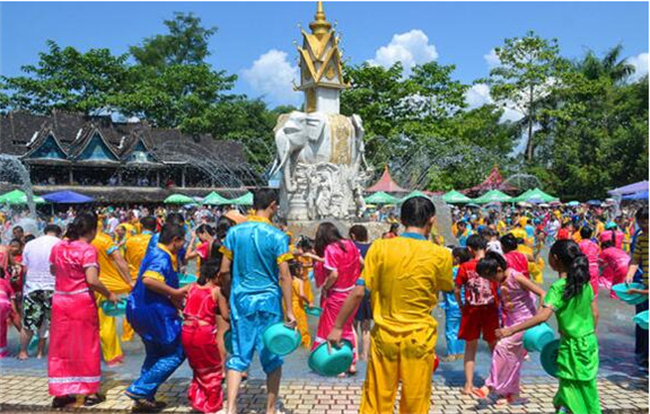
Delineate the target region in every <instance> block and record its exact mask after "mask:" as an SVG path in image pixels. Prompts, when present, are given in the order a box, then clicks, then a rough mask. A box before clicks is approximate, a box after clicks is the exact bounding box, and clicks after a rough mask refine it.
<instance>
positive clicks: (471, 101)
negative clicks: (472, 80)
mask: <svg viewBox="0 0 650 414" xmlns="http://www.w3.org/2000/svg"><path fill="white" fill-rule="evenodd" d="M465 101H466V102H467V105H469V107H468V109H474V108H479V107H481V106H483V105H488V104H494V100H493V99H492V97H491V96H490V87H489V86H488V85H486V84H484V83H477V84H475V85H472V87H471V88H469V89H468V90H467V92H465ZM523 117H524V116H523V115H522V113H521V112H519V111H517V110H516V109H513V105H508V104H506V105H505V106H503V115H501V122H506V121H511V122H515V121H519V120H520V119H521V118H523Z"/></svg>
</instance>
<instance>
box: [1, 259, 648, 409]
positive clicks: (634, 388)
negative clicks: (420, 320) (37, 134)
mask: <svg viewBox="0 0 650 414" xmlns="http://www.w3.org/2000/svg"><path fill="white" fill-rule="evenodd" d="M556 277H557V276H556V275H555V274H553V273H552V272H551V271H550V270H549V269H548V268H546V269H545V271H544V279H545V281H544V286H545V287H547V286H549V285H550V284H551V283H552V282H553V281H554V280H555V278H556ZM598 305H599V308H600V323H599V326H598V332H597V335H598V338H599V344H600V370H599V381H601V382H602V384H603V385H602V387H601V388H603V387H604V388H603V389H610V388H611V389H612V390H613V391H612V392H611V393H610V392H607V393H605V394H603V393H602V392H601V394H602V396H601V400H602V402H603V405H604V406H607V404H610V405H611V407H612V409H615V408H620V407H615V406H613V405H612V404H614V405H615V404H617V403H618V402H620V401H618V399H617V398H615V397H616V395H617V392H623V391H625V392H629V393H630V397H629V398H628V400H629V401H632V400H634V399H635V398H636V399H637V400H638V401H645V405H643V403H639V404H640V405H639V404H637V405H638V406H634V405H632V406H630V407H628V408H629V409H630V410H634V409H640V408H641V409H642V408H645V412H647V409H648V405H647V386H648V374H647V370H643V369H640V368H639V367H638V366H637V365H636V364H635V361H634V329H635V326H634V322H633V321H632V317H633V316H634V307H633V306H630V305H626V304H624V303H622V302H620V301H618V300H616V299H612V298H610V297H609V294H608V293H607V292H605V291H603V290H601V292H600V295H599V298H598ZM434 316H435V317H436V319H437V320H438V321H439V325H440V328H441V330H440V332H439V334H438V344H437V346H436V351H437V353H438V354H439V355H446V349H445V340H444V332H443V331H442V329H443V327H444V312H443V311H442V310H440V309H438V308H436V309H435V310H434ZM316 324H317V320H316V319H315V318H312V317H310V327H311V331H312V334H313V333H314V332H315V330H316ZM550 324H551V326H552V327H553V328H554V329H556V328H557V324H556V321H555V318H552V319H551V321H550ZM123 348H124V352H125V355H126V357H125V364H124V365H123V366H120V367H117V368H109V367H106V366H103V367H102V374H103V382H104V384H105V385H104V386H105V387H106V384H113V385H114V386H113V387H112V389H113V390H114V389H116V388H115V387H118V388H119V387H123V386H126V385H128V383H129V382H130V381H132V380H133V379H134V378H135V377H136V376H137V374H138V373H139V371H140V367H141V363H142V360H143V346H142V344H141V342H140V341H139V340H137V339H135V340H134V341H132V342H129V343H124V344H123ZM9 349H10V352H12V354H16V353H17V351H18V335H17V333H16V331H15V329H13V328H12V329H11V333H10V335H9ZM307 358H308V352H307V351H306V350H304V349H302V348H301V349H299V350H297V351H296V352H294V353H292V354H291V355H289V356H287V357H285V365H284V370H283V384H285V385H287V386H289V387H290V386H291V384H293V385H294V386H295V387H298V388H297V389H302V390H304V388H300V387H305V386H307V385H309V386H311V385H316V386H319V387H320V386H323V387H325V389H327V390H337V389H338V388H339V387H343V388H342V389H341V391H343V390H346V391H349V390H351V391H353V392H351V393H350V395H351V396H355V395H356V396H357V397H358V392H359V389H360V387H361V385H362V382H363V378H364V377H365V369H366V366H365V363H364V362H359V364H358V374H357V375H356V376H354V377H349V378H344V379H339V378H323V377H320V376H318V375H317V374H315V373H313V372H311V371H310V370H309V368H308V366H307ZM489 364H490V354H489V351H488V348H487V346H486V345H485V344H484V343H482V344H481V345H480V347H479V355H478V356H477V365H476V382H477V384H482V383H483V380H484V379H485V377H486V376H487V374H488V371H489ZM191 376H192V372H191V370H190V368H189V366H188V364H187V362H185V363H184V364H183V365H182V366H181V367H180V368H179V369H178V370H177V372H176V373H175V374H174V375H173V376H172V379H173V381H172V383H173V384H176V385H175V386H174V390H176V389H178V390H179V391H174V392H175V393H176V394H172V395H171V397H169V398H175V397H178V398H181V399H183V398H185V397H184V393H185V388H183V387H185V386H186V384H187V382H188V380H189V378H191ZM46 377H47V359H46V358H45V359H41V360H38V359H35V358H30V359H29V360H27V361H19V360H17V359H16V358H14V357H8V358H5V359H2V360H0V384H3V382H2V381H9V382H11V383H15V382H16V381H18V382H24V383H25V384H27V383H29V382H31V381H32V380H36V379H38V380H39V381H41V380H44V379H45V378H46ZM249 378H250V380H249V385H247V387H252V388H251V389H256V388H255V387H258V388H259V386H260V384H261V382H260V380H262V379H263V378H264V374H263V372H262V370H261V367H260V365H259V362H258V361H257V360H255V361H254V363H253V365H252V367H251V370H250V372H249ZM463 381H464V374H463V363H462V360H460V361H455V362H441V364H440V367H439V368H438V371H437V372H436V375H435V376H434V384H435V385H434V390H441V389H447V390H448V391H447V393H446V394H450V395H454V397H453V398H454V399H455V400H456V402H458V404H456V405H454V404H452V405H453V406H458V409H459V410H460V409H461V405H462V404H465V403H468V404H469V403H470V402H471V401H467V398H465V397H462V396H461V395H460V394H459V393H458V392H457V391H458V387H459V386H461V385H462V383H463ZM39 384H40V382H39ZM255 384H257V385H255ZM522 384H524V385H525V387H524V394H526V390H529V391H530V390H532V389H533V388H537V387H542V386H543V388H544V389H547V388H548V389H549V390H551V391H549V393H550V394H549V396H548V397H549V398H551V397H552V394H553V393H554V389H555V387H556V384H557V380H556V379H554V378H552V377H550V376H549V375H547V374H546V373H545V372H544V370H543V369H542V367H541V365H540V363H539V353H531V354H530V360H529V361H527V362H526V363H525V364H524V367H523V370H522ZM5 385H6V386H8V385H7V384H5ZM42 385H43V390H44V391H43V390H41V391H42V392H41V394H42V393H43V392H44V394H43V398H46V397H47V393H46V391H47V386H46V382H44V383H43V384H42ZM526 386H527V387H526ZM1 388H3V389H5V387H4V386H2V387H1ZM30 388H31V387H30ZM39 388H40V386H39ZM287 390H289V389H287ZM616 390H618V391H616ZM288 392H289V393H290V394H293V392H292V391H290V390H289V391H288ZM535 393H536V391H535V392H534V393H532V394H535ZM2 394H5V393H4V392H3V393H2ZM446 394H445V395H446ZM17 395H18V396H20V395H21V393H20V392H18V393H17ZM251 395H257V394H251ZM298 395H302V394H298ZM305 395H311V393H307V394H305ZM346 395H347V394H346ZM609 395H611V398H612V399H613V400H611V401H606V398H609V397H607V396H609ZM622 395H623V394H622ZM262 396H263V395H261V396H260V398H261V397H262ZM286 397H289V396H288V395H287V396H286ZM357 397H355V398H357ZM641 397H643V398H641ZM309 398H310V397H309ZM639 398H641V399H639ZM46 399H47V398H46ZM29 401H30V400H29V399H27V401H26V402H25V403H28V402H29ZM48 401H49V399H48ZM119 401H122V400H121V399H120V400H119ZM251 401H253V402H254V401H257V400H256V399H255V398H253V399H252V400H251ZM355 401H356V400H353V399H350V400H349V401H348V402H350V404H347V403H346V404H342V405H345V406H346V407H345V408H340V407H339V408H336V409H332V410H334V411H331V410H330V409H328V410H326V411H327V412H336V410H339V409H341V410H343V411H344V410H349V409H350V408H348V407H347V405H350V406H352V405H354V404H355V403H356V402H355ZM463 401H465V403H463ZM549 401H550V399H542V400H540V401H539V402H538V403H539V404H541V405H539V407H538V408H540V411H534V410H533V411H530V410H528V411H521V412H546V411H545V410H542V409H541V408H543V404H544V403H546V404H547V405H548V403H549ZM638 401H637V402H638ZM122 402H123V401H122ZM126 402H127V403H128V401H126ZM116 404H117V403H116ZM251 404H252V403H251ZM535 404H537V403H535ZM535 404H533V405H534V407H537V405H535ZM3 405H4V408H5V409H6V408H10V407H13V409H17V408H20V407H23V408H26V406H25V404H17V405H7V401H6V400H5V401H2V400H0V408H1V407H3ZM46 405H47V404H45V406H46ZM122 405H123V404H122ZM298 405H300V404H298ZM298 405H296V406H295V407H293V409H292V410H293V411H294V412H301V411H300V410H298V411H295V409H297V407H298ZM316 405H319V404H312V405H311V406H310V407H311V408H310V410H308V411H307V412H311V413H316V412H318V410H320V408H318V409H317V408H315V406H316ZM45 406H43V407H41V410H42V409H43V408H45ZM118 406H119V407H118ZM183 406H184V404H182V403H180V404H179V406H178V407H177V409H179V410H180V409H181V408H183ZM437 407H438V408H440V406H439V405H438V406H437ZM534 407H529V408H534ZM122 408H123V407H122V406H121V405H120V404H118V405H116V406H115V407H114V409H115V410H118V411H119V410H121V409H122ZM303 408H304V407H303ZM330 408H331V407H330ZM469 408H470V406H467V405H465V406H463V410H461V411H464V410H466V409H469ZM475 408H476V407H474V409H472V411H474V410H475ZM479 408H480V407H479ZM547 408H548V407H547ZM509 409H511V408H509ZM183 410H184V408H183ZM109 411H111V410H109ZM255 411H257V409H254V408H252V406H251V408H250V409H246V410H245V412H255ZM343 411H341V412H343ZM497 411H498V410H497ZM432 412H438V411H432ZM444 412H455V411H453V410H452V411H444ZM509 412H516V411H509ZM632 412H634V411H632Z"/></svg>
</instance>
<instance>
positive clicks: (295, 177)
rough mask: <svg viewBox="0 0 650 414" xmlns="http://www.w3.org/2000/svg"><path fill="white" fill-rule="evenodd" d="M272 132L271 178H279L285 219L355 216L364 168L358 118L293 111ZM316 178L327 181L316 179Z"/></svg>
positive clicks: (361, 137)
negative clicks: (273, 147)
mask: <svg viewBox="0 0 650 414" xmlns="http://www.w3.org/2000/svg"><path fill="white" fill-rule="evenodd" d="M274 132H275V144H276V148H277V155H276V159H275V162H274V164H273V167H272V169H271V172H270V175H271V176H272V177H273V176H275V175H276V174H277V173H280V174H282V181H281V189H282V190H283V191H282V192H281V194H283V197H284V198H283V200H284V202H283V200H281V203H280V204H281V206H283V209H285V210H287V211H285V212H286V213H287V216H288V218H297V219H301V218H303V217H304V218H307V219H310V220H313V219H318V218H322V217H326V216H336V217H337V218H348V217H350V216H351V215H354V210H355V206H356V208H357V209H358V208H359V206H358V203H359V199H362V197H360V194H361V192H362V191H363V184H364V183H362V182H361V181H362V180H363V177H367V174H365V173H366V171H367V170H368V167H367V163H366V160H365V156H364V143H363V138H364V130H363V125H362V122H361V118H360V117H359V116H357V115H353V116H351V117H347V116H344V115H340V114H325V113H321V112H314V113H304V112H298V111H295V112H291V113H290V114H285V115H281V116H280V117H279V118H278V122H277V125H276V127H275V129H274ZM320 174H326V175H327V176H328V177H330V178H329V179H327V180H324V179H320V180H316V177H318V176H319V175H320Z"/></svg>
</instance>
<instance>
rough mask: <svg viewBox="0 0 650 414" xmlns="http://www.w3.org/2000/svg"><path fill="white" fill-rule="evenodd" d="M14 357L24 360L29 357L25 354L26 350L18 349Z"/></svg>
mask: <svg viewBox="0 0 650 414" xmlns="http://www.w3.org/2000/svg"><path fill="white" fill-rule="evenodd" d="M16 358H18V359H19V360H21V361H24V360H26V359H28V358H29V355H27V352H23V351H20V352H19V353H18V356H17V357H16Z"/></svg>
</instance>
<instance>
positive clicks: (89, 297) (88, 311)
mask: <svg viewBox="0 0 650 414" xmlns="http://www.w3.org/2000/svg"><path fill="white" fill-rule="evenodd" d="M50 262H51V263H52V264H53V265H54V266H55V269H56V285H55V291H54V296H53V297H52V317H51V326H50V351H49V355H48V377H49V391H50V395H53V396H56V397H60V396H65V395H69V394H82V395H90V394H94V393H96V392H99V386H100V380H101V366H100V358H101V353H100V346H99V318H98V316H97V305H96V302H95V298H94V296H93V294H92V292H91V291H90V290H89V288H88V284H87V283H86V275H85V269H86V268H87V267H91V266H97V250H95V248H94V247H93V246H92V245H90V244H88V243H85V242H82V241H72V242H71V241H67V240H63V241H61V242H59V243H58V244H57V245H55V246H54V248H53V249H52V253H51V255H50Z"/></svg>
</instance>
